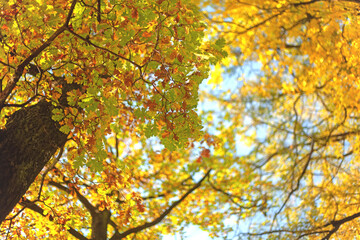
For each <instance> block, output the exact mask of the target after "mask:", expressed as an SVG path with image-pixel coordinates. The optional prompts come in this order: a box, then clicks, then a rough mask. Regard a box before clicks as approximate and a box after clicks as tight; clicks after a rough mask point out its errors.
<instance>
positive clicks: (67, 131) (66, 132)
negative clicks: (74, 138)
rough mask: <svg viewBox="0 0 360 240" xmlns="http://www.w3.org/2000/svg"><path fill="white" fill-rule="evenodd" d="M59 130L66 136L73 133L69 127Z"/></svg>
mask: <svg viewBox="0 0 360 240" xmlns="http://www.w3.org/2000/svg"><path fill="white" fill-rule="evenodd" d="M59 130H60V132H63V133H65V134H69V132H70V131H71V129H70V127H69V126H68V125H64V126H61V127H60V129H59Z"/></svg>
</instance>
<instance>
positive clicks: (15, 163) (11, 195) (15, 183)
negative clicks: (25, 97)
mask: <svg viewBox="0 0 360 240" xmlns="http://www.w3.org/2000/svg"><path fill="white" fill-rule="evenodd" d="M52 108H53V107H52V105H51V103H48V102H46V101H40V102H39V103H37V104H35V105H33V106H30V107H27V108H24V109H20V110H18V111H16V112H15V113H14V114H12V115H11V116H10V118H9V120H8V122H7V124H6V126H5V129H3V130H1V131H0V223H1V222H2V221H4V219H5V218H6V216H7V215H8V214H9V213H10V212H11V210H12V209H13V208H14V207H15V205H16V203H18V202H19V200H20V198H21V197H22V196H23V195H24V194H25V192H26V190H27V189H28V188H29V186H30V185H31V183H32V182H33V181H34V180H35V177H36V176H37V175H38V174H39V173H40V171H41V169H42V168H43V167H44V166H45V164H46V163H47V162H48V161H49V159H50V158H51V156H52V155H54V154H55V152H56V150H57V149H58V148H59V147H62V146H63V145H64V144H65V142H66V139H67V136H66V135H65V134H64V133H62V132H60V131H59V127H60V126H59V125H58V124H57V123H55V122H54V121H53V120H52V119H51V110H52Z"/></svg>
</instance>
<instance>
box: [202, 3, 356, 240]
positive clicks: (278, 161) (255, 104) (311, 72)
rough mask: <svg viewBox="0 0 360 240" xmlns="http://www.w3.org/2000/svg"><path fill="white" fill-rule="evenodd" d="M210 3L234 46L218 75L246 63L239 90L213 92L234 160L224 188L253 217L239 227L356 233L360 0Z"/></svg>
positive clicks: (284, 233)
mask: <svg viewBox="0 0 360 240" xmlns="http://www.w3.org/2000/svg"><path fill="white" fill-rule="evenodd" d="M203 4H204V5H205V6H207V7H208V8H210V9H213V11H211V12H209V13H207V18H208V20H209V22H211V23H212V31H211V34H212V35H213V36H216V37H223V38H224V39H225V40H226V42H227V44H226V46H227V48H228V52H229V53H230V58H228V59H227V60H226V61H224V62H223V65H222V66H221V65H218V66H217V67H216V70H215V71H214V74H213V77H212V79H211V80H210V83H211V82H212V83H213V84H217V83H219V82H221V81H222V78H221V76H231V75H237V74H239V73H240V74H241V71H242V72H243V75H242V76H240V79H239V80H240V81H242V82H241V84H240V87H239V88H237V89H236V90H235V89H234V88H232V89H231V90H229V91H224V92H223V93H221V94H219V93H214V94H209V93H207V97H208V100H209V101H213V105H214V106H218V107H219V108H220V110H218V109H216V107H215V108H214V109H211V110H212V111H213V112H208V113H207V114H206V119H208V120H209V121H208V123H209V125H210V126H212V127H209V128H210V129H211V128H212V129H214V128H216V130H217V131H218V132H220V133H219V135H218V137H220V138H222V139H224V140H223V142H222V148H219V149H218V150H217V151H215V152H214V155H215V156H214V157H216V158H217V159H222V160H223V161H224V162H225V161H226V162H228V164H229V171H225V170H224V171H223V175H222V177H221V178H220V179H219V178H217V179H216V181H217V182H218V186H217V189H218V190H219V192H220V193H222V194H224V196H225V197H228V198H229V201H232V202H233V204H232V205H233V206H234V207H236V206H235V204H241V205H242V206H240V207H239V208H237V209H238V211H237V212H234V216H240V223H242V226H244V224H245V225H246V226H248V228H247V227H246V228H245V227H244V228H243V229H240V230H239V232H237V233H234V234H235V236H239V237H246V236H247V237H249V238H251V239H307V238H311V239H313V238H314V239H330V238H334V239H353V238H355V237H356V236H358V229H359V219H358V217H359V216H360V213H359V210H358V206H359V198H358V195H359V190H358V183H357V182H358V176H359V167H358V166H359V162H358V155H359V147H358V144H359V141H358V139H359V122H358V119H359V105H358V104H359V90H358V79H357V78H358V77H357V76H358V73H359V68H358V66H359V64H358V58H357V57H356V56H357V53H358V51H359V49H358V42H359V31H358V29H359V24H358V23H359V1H318V0H314V1H298V0H297V1H246V0H245V1H205V3H203ZM251 68H253V71H251V70H249V69H251ZM224 81H225V80H224ZM215 104H217V105H215ZM225 113H226V114H225ZM219 119H220V123H219ZM241 145H246V146H248V147H247V148H244V147H243V146H241ZM229 182H230V184H229ZM235 209H236V208H235Z"/></svg>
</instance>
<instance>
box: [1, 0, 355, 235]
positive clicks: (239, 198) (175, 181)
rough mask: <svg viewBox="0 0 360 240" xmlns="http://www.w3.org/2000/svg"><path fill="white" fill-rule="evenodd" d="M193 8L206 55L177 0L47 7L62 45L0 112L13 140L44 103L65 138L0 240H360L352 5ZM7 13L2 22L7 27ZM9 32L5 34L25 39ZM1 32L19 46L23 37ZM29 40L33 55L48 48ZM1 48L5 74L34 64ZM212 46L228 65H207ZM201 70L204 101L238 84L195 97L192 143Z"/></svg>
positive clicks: (9, 10) (36, 64) (188, 8)
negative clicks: (358, 239) (205, 239)
mask: <svg viewBox="0 0 360 240" xmlns="http://www.w3.org/2000/svg"><path fill="white" fill-rule="evenodd" d="M194 2H195V3H196V4H198V5H199V6H200V7H201V8H202V9H203V10H204V11H205V10H207V12H203V13H202V14H203V15H204V16H205V18H206V19H207V20H206V21H207V22H208V24H207V25H208V26H209V30H208V32H207V34H208V38H209V39H211V41H215V44H214V43H211V42H210V43H208V42H202V41H203V34H202V31H203V30H204V25H203V24H202V23H201V21H199V20H200V19H202V18H201V14H200V13H199V12H197V11H195V10H194V9H195V8H193V7H192V5H190V4H189V5H188V4H185V3H184V2H180V3H178V2H173V1H157V2H150V1H146V2H141V3H133V2H131V1H128V2H127V1H124V2H122V3H121V4H118V3H117V2H111V1H109V3H105V2H104V3H103V2H102V1H100V2H99V1H92V2H90V1H89V2H87V1H79V2H78V3H76V4H75V3H73V4H75V7H74V12H73V14H70V12H71V5H70V4H71V3H69V2H64V5H63V6H62V7H60V8H59V9H57V8H54V9H57V10H54V13H55V12H56V14H57V15H56V16H62V18H63V20H61V19H59V20H58V21H55V23H54V21H50V20H49V21H45V22H48V24H49V27H51V26H57V28H56V27H54V29H53V31H52V32H56V29H61V26H65V27H64V28H65V30H63V31H64V33H65V34H62V33H61V34H60V35H59V36H57V37H56V38H54V39H53V40H51V41H52V44H51V45H50V46H49V47H47V48H46V49H43V50H42V53H43V55H42V54H41V56H40V55H39V56H37V58H34V59H35V60H34V61H33V62H32V61H30V62H29V63H28V65H27V66H28V67H27V68H26V71H28V74H25V75H24V74H23V76H22V77H21V78H19V81H18V84H17V86H16V89H14V90H13V92H12V94H11V98H10V97H9V98H7V100H6V101H7V102H5V103H4V104H5V105H6V106H7V107H4V108H3V112H4V113H2V114H4V115H11V116H10V118H9V120H7V122H8V123H7V124H9V125H6V130H5V131H10V130H7V129H17V128H12V127H11V126H13V125H11V124H12V123H16V122H17V121H15V120H16V119H23V118H22V117H16V116H22V115H23V114H22V112H26V111H27V110H28V111H34V112H36V111H37V110H36V111H35V109H38V108H36V106H40V105H41V104H43V105H46V106H48V107H49V108H50V109H51V108H52V109H51V110H50V111H51V112H52V119H53V120H55V123H54V122H51V123H52V125H51V126H52V128H51V129H60V132H59V131H58V134H59V137H60V139H61V137H62V133H63V134H66V135H67V139H69V140H68V141H67V143H66V145H65V146H64V147H62V144H58V147H56V148H55V147H54V149H52V153H54V152H55V151H57V153H56V154H55V155H56V156H53V157H52V158H51V161H50V163H48V165H47V166H46V167H45V168H44V169H43V170H42V172H41V174H40V175H38V177H37V178H36V179H35V181H34V182H33V184H32V185H31V187H30V188H29V190H28V191H27V193H26V194H25V195H24V196H23V198H22V199H21V201H20V202H19V204H18V205H17V206H16V208H15V209H14V211H13V213H12V214H11V215H10V216H9V217H8V219H9V220H8V221H4V222H3V224H2V226H1V228H2V230H1V231H2V232H1V233H2V234H3V236H7V237H9V238H11V237H16V236H22V237H24V236H25V237H27V238H32V237H33V236H36V237H38V238H50V239H52V238H55V237H56V238H63V239H71V238H75V239H88V238H92V239H107V238H110V239H122V238H123V239H149V238H150V239H157V238H161V236H162V235H163V234H166V233H173V232H180V233H181V232H182V230H183V229H184V227H185V226H186V225H188V224H195V225H198V226H200V227H201V228H203V229H205V230H207V231H209V232H210V233H211V234H212V236H221V237H223V238H224V239H236V238H239V239H241V238H250V239H307V238H315V239H330V238H331V237H335V238H340V239H353V238H354V237H355V236H356V235H358V234H357V231H358V230H357V229H358V228H359V226H358V225H359V221H358V217H359V216H360V213H359V211H358V206H359V205H358V202H359V200H358V196H359V193H358V181H357V180H358V176H359V168H358V165H359V163H358V161H357V158H358V153H359V149H360V148H359V147H358V145H359V144H358V133H359V131H358V126H357V125H358V118H359V116H358V115H359V112H358V109H359V107H358V103H359V102H360V101H359V97H358V96H359V94H358V84H357V75H358V65H359V64H358V63H357V58H356V56H357V55H358V54H357V53H358V51H359V49H358V42H359V31H358V28H359V25H358V22H359V16H358V7H359V6H358V5H359V3H358V1H350V0H349V1H346V0H344V1H320V0H309V1H302V0H301V1H299V0H298V1H275V0H274V1H272V0H270V1H260V0H259V1H247V0H244V1H226V0H224V1H205V0H204V1H194ZM22 4H24V3H22ZM31 4H35V7H36V8H39V9H40V10H41V9H42V10H41V11H43V12H47V11H50V12H51V11H53V9H52V8H51V7H50V8H49V7H48V5H46V8H45V5H41V4H36V3H31ZM98 4H100V7H99V5H98ZM134 4H135V5H134ZM136 4H137V5H136ZM179 4H180V5H179ZM11 6H13V5H11V4H10V5H7V7H4V9H5V10H6V11H5V10H4V11H3V12H4V13H6V14H7V15H6V16H8V15H9V14H10V15H11V14H13V15H14V16H15V15H16V10H14V9H17V7H14V6H13V7H11ZM27 6H30V3H29V5H27ZM39 6H43V8H41V7H39ZM27 9H29V8H27ZM61 9H62V10H61ZM99 9H100V14H99ZM40 10H37V11H38V12H39V11H40ZM25 12H26V11H25ZM58 13H59V14H58ZM112 13H113V14H114V15H115V16H112V15H111V14H112ZM154 13H155V14H154ZM69 14H70V15H69ZM40 15H41V14H40ZM23 16H24V17H26V16H27V15H26V14H25V13H24V15H23ZM44 16H47V15H46V14H45V15H44ZM51 16H52V17H54V18H55V16H54V14H50V15H49V17H51ZM68 16H71V17H68ZM151 16H152V17H151ZM29 17H30V16H29ZM31 17H33V16H32V15H31ZM36 17H39V16H36ZM42 17H43V15H41V18H42ZM145 17H149V18H150V20H149V19H145V20H141V19H143V18H145ZM46 18H48V17H46ZM68 18H69V19H70V21H69V22H68V25H63V24H64V22H65V23H66V19H68ZM4 19H5V20H6V17H4ZM55 19H56V18H55ZM99 19H100V20H99ZM151 19H155V22H151ZM8 21H12V24H5V27H3V28H5V30H6V27H8V28H10V27H13V28H15V29H17V28H19V27H18V26H19V25H20V26H22V25H21V24H19V23H17V22H19V20H16V18H12V19H10V18H8ZM41 21H42V20H41ZM104 21H106V23H105V22H104ZM25 22H26V21H25V20H24V22H22V21H21V23H22V24H24V23H25ZM34 22H35V23H36V22H40V21H34ZM70 23H71V25H70ZM40 24H45V23H43V22H41V23H39V26H40ZM50 24H55V25H50ZM56 24H57V25H56ZM102 24H104V25H102ZM46 26H47V25H46ZM89 26H90V27H89ZM27 28H28V25H26V26H24V29H27ZM83 28H85V29H83ZM34 29H36V30H37V31H39V30H41V29H43V28H40V27H36V28H34ZM109 29H110V30H111V31H109ZM132 29H135V30H134V31H131V30H132ZM175 29H176V30H175ZM152 30H155V31H152ZM24 31H25V30H24ZM37 31H35V32H37ZM82 31H83V32H82ZM89 31H90V33H89ZM30 32H31V30H30ZM114 32H115V33H114ZM151 33H153V35H151V36H152V37H151V36H150V34H151ZM11 34H14V35H16V34H17V35H16V36H18V38H14V39H15V40H16V41H15V40H11V41H14V42H15V43H22V44H20V45H24V43H23V41H22V40H21V39H22V38H21V31H20V32H17V31H15V30H13V31H10V30H8V31H7V32H6V36H10V35H11ZM22 34H25V33H22ZM27 34H28V35H30V34H33V33H27ZM39 34H40V35H41V34H42V35H41V37H39V39H40V40H39V41H40V44H39V45H41V46H42V43H41V41H45V42H46V39H51V37H50V35H51V33H48V32H46V31H45V32H41V31H40V33H39ZM46 34H47V36H48V37H46V36H43V35H46ZM66 34H68V35H66ZM127 34H129V35H127ZM193 34H195V37H194V36H193ZM3 35H4V33H3V30H2V36H3ZM120 36H121V37H120ZM166 36H171V37H169V38H166ZM10 39H12V38H9V40H8V41H5V43H4V44H3V46H4V47H3V48H4V49H5V50H4V52H6V53H7V58H6V59H9V60H8V61H9V63H8V62H6V61H3V62H4V63H3V66H4V68H5V69H8V71H10V72H9V74H11V73H12V74H14V73H15V68H14V67H11V66H12V65H11V64H14V63H11V61H17V63H20V64H18V65H19V66H20V65H21V63H22V61H20V60H16V59H18V58H19V59H22V58H21V57H20V56H31V55H30V54H23V53H21V55H18V54H19V52H18V50H17V48H16V51H15V52H14V50H13V49H14V48H13V45H12V44H10V43H12V42H11V41H10ZM17 39H20V40H17ZM23 39H26V38H23ZM122 39H125V40H123V41H124V42H123V43H122V44H123V45H121V41H122ZM164 39H165V40H164ZM194 39H196V40H197V43H196V44H194V43H193V41H194ZM9 41H10V43H9ZM3 42H4V41H3ZM119 42H120V43H119ZM65 43H71V44H65ZM25 44H27V45H28V44H30V43H28V42H25ZM55 44H56V45H55ZM117 44H120V47H119V46H118V45H117ZM36 46H38V45H36ZM52 46H55V47H54V49H52V51H51V49H50V48H51V47H52ZM222 46H224V47H225V49H226V50H227V52H228V53H229V57H228V58H226V59H224V60H223V61H222V63H221V64H216V59H219V58H220V56H221V54H223V55H224V53H223V52H222V50H221V47H222ZM116 48H117V49H116ZM24 49H25V50H23V51H27V50H26V47H24ZM58 49H61V53H60V52H57V51H58ZM122 51H123V52H122ZM63 52H66V53H67V55H65V56H62V55H61V54H63ZM118 52H120V53H118ZM114 53H115V54H118V55H114ZM124 56H126V57H124ZM112 57H113V58H112ZM38 58H39V59H38ZM199 58H200V59H199ZM14 59H15V60H14ZM37 59H38V60H37ZM54 59H55V60H54ZM10 60H11V61H10ZM115 60H116V61H115ZM150 60H153V61H150ZM118 61H119V62H120V64H121V67H119V66H117V65H116V66H113V62H116V64H117V62H118ZM198 61H200V62H198ZM139 62H140V63H139ZM152 63H154V64H155V65H153V64H152ZM208 63H211V64H214V67H213V71H212V75H211V78H210V79H209V81H208V83H209V84H210V85H212V86H214V87H215V88H216V87H219V86H221V85H222V86H224V87H226V86H229V84H228V83H227V78H229V77H233V76H237V75H238V74H239V72H240V73H241V72H242V71H243V72H244V73H245V74H243V76H242V77H241V79H236V80H237V81H238V83H239V84H238V85H237V86H238V87H237V88H236V87H234V86H233V85H231V87H228V88H230V90H229V91H224V92H219V91H213V92H212V91H207V92H202V94H201V95H200V96H201V98H202V100H204V101H207V104H205V106H204V111H203V113H202V115H201V116H202V119H203V125H204V126H205V129H204V130H203V132H202V133H200V132H199V129H200V128H201V127H200V125H199V120H198V118H197V117H196V115H195V113H194V112H193V110H194V109H195V107H196V100H197V97H198V95H197V91H198V85H199V84H200V82H201V80H202V79H203V78H204V77H205V76H206V75H205V73H206V71H207V70H208ZM137 64H138V65H137ZM143 64H145V65H143ZM18 65H16V66H18ZM251 68H253V69H254V71H250V70H249V69H251ZM145 70H146V71H145ZM197 70H198V71H197ZM11 71H12V72H11ZM117 71H119V72H117ZM200 75H201V76H200ZM6 76H7V75H6ZM14 76H17V75H14ZM170 76H171V78H170ZM8 77H9V76H8ZM178 78H180V79H182V80H178ZM188 78H190V79H189V80H188ZM4 79H5V80H6V81H4V80H3V82H8V81H9V80H7V78H6V77H4ZM15 79H16V78H15ZM78 79H80V80H78ZM177 83H178V84H177ZM180 83H182V84H180ZM9 86H10V85H9ZM114 86H115V88H114ZM5 89H6V87H5ZM32 89H34V90H32ZM35 89H36V91H35ZM15 90H16V91H15ZM3 92H6V91H5V90H3ZM184 98H185V99H186V101H185V104H183V102H184V101H183V99H184ZM40 99H47V101H46V102H44V101H38V100H40ZM47 102H50V103H51V105H50V104H48V103H47ZM23 103H25V104H23ZM114 103H116V104H114ZM180 103H181V104H180ZM5 105H4V106H5ZM26 105H32V107H27V108H24V109H22V110H19V112H20V113H17V112H15V113H13V112H14V111H15V109H13V108H14V107H20V108H23V107H24V106H26ZM114 105H116V106H117V107H116V108H112V106H114ZM184 105H185V106H184ZM184 108H185V109H186V111H185V110H184ZM5 111H8V112H6V114H5ZM47 112H49V111H47ZM24 114H25V113H24ZM29 115H31V116H34V115H35V116H36V114H29ZM43 115H45V116H49V115H48V114H42V116H43ZM178 116H181V117H180V119H179V117H178ZM12 119H14V120H12ZM25 119H27V118H25ZM46 119H49V118H48V117H47V118H46ZM18 121H19V120H18ZM119 122H120V123H121V124H117V123H119ZM4 124H5V121H4ZM42 125H43V124H42ZM40 129H41V128H40ZM47 131H48V130H46V131H44V132H47ZM5 133H6V132H5ZM1 134H4V133H1ZM154 135H155V136H158V137H159V138H158V139H157V140H156V138H150V139H147V140H146V137H150V136H154ZM2 136H7V137H9V136H10V135H9V134H5V135H2ZM200 136H201V138H200ZM189 137H193V138H192V139H190V140H189ZM2 138H3V137H2ZM2 138H1V139H2ZM55 139H56V138H55ZM159 139H161V140H159ZM160 141H161V143H162V144H163V146H162V145H160ZM46 142H49V140H46ZM59 143H62V142H61V141H60V140H59ZM185 145H186V147H184V146H185ZM176 146H177V147H180V148H178V149H176ZM244 146H246V147H244ZM58 148H60V150H56V149H58ZM179 149H180V150H179ZM1 159H2V158H1ZM45 162H46V161H45ZM39 171H40V170H39ZM36 175H37V174H36ZM160 221H161V223H162V224H159V223H160ZM29 223H30V224H29ZM237 225H238V226H237ZM24 226H26V227H24ZM244 226H246V227H244Z"/></svg>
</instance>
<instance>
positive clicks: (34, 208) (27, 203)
mask: <svg viewBox="0 0 360 240" xmlns="http://www.w3.org/2000/svg"><path fill="white" fill-rule="evenodd" d="M20 205H21V206H24V207H26V208H28V209H30V210H32V211H34V212H37V213H39V214H40V215H42V216H44V217H46V215H45V214H44V210H43V209H42V208H41V207H40V206H38V205H36V204H35V203H33V202H31V201H29V200H25V201H22V202H21V203H20ZM49 220H50V221H53V220H54V218H53V217H52V216H50V217H49ZM68 232H69V233H70V234H71V235H73V236H74V237H76V238H77V239H80V240H88V239H87V238H86V237H85V236H84V235H82V234H81V233H79V232H78V231H76V230H75V229H74V228H72V227H69V229H68Z"/></svg>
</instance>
